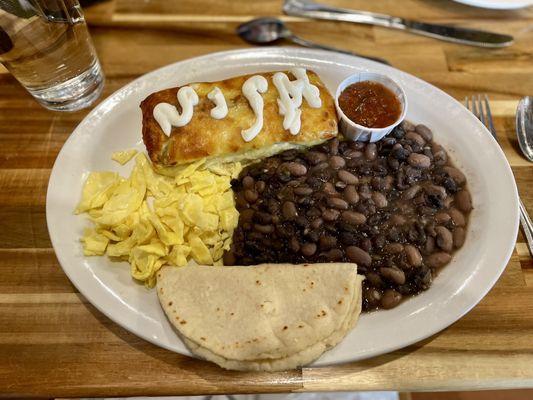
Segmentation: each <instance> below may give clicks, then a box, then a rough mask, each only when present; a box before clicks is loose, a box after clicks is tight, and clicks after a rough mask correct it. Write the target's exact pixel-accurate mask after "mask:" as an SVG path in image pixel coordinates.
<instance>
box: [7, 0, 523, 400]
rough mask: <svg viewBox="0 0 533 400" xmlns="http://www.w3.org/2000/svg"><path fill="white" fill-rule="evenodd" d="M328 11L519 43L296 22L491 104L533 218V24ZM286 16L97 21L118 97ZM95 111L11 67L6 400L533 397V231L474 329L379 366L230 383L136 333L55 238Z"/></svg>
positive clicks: (188, 2) (442, 0)
mask: <svg viewBox="0 0 533 400" xmlns="http://www.w3.org/2000/svg"><path fill="white" fill-rule="evenodd" d="M327 2H328V3H330V4H334V5H340V6H350V7H355V8H359V9H366V10H371V11H378V12H384V13H389V14H394V15H398V16H401V17H411V18H418V19H423V20H426V21H430V22H441V23H454V24H460V25H461V26H467V27H476V28H484V29H492V30H495V31H500V32H505V33H509V34H512V35H514V36H515V39H516V42H515V44H514V45H513V46H511V47H509V48H504V49H498V50H487V49H479V48H472V47H466V46H458V45H453V44H449V43H444V42H440V41H437V40H432V39H428V38H424V37H421V36H415V35H410V34H407V33H403V32H398V31H392V30H387V29H384V28H373V27H369V26H362V25H351V24H338V23H329V22H324V21H321V22H317V21H310V20H303V19H299V18H293V17H286V16H282V18H283V19H284V20H285V21H286V22H287V24H288V25H289V26H290V28H291V29H293V30H294V31H295V32H296V33H298V34H300V35H301V36H303V37H305V38H307V39H311V40H316V41H320V42H322V43H324V44H328V45H333V46H338V47H341V48H344V49H347V50H352V51H356V52H359V53H364V54H368V55H373V56H379V57H383V58H386V59H388V60H389V61H390V62H391V63H392V64H393V65H394V66H395V67H397V68H400V69H402V70H404V71H407V72H409V73H412V74H414V75H416V76H418V77H420V78H422V79H424V80H426V81H429V82H430V83H432V84H434V85H436V86H438V87H440V88H441V89H443V90H445V91H446V92H448V93H449V94H450V95H452V96H454V97H456V98H458V99H462V98H463V97H464V96H465V95H470V94H473V93H475V92H483V93H487V94H489V96H490V99H491V105H492V108H493V113H494V116H495V123H496V129H497V130H498V133H499V135H500V138H501V144H502V146H503V149H504V151H505V154H506V156H507V158H508V160H509V162H510V164H511V166H512V168H513V172H514V174H515V177H516V181H517V183H518V186H519V190H520V193H521V195H522V199H523V201H524V203H525V204H526V206H527V207H528V208H529V210H530V212H531V213H533V164H530V163H528V162H527V161H526V160H525V159H524V158H523V157H522V156H521V155H520V153H519V148H518V143H517V140H516V136H515V127H514V112H515V109H516V104H517V101H518V99H519V98H520V97H521V96H524V95H528V94H529V95H533V78H532V77H533V11H532V10H531V9H528V10H521V11H511V12H497V11H490V10H481V9H475V8H470V7H467V6H463V5H460V4H457V3H453V2H451V1H448V0H428V1H423V0H404V1H401V2H398V1H396V0H376V1H372V2H368V1H364V0H337V1H327ZM280 14H281V1H279V0H261V1H254V2H250V1H247V0H234V1H214V0H201V1H193V0H180V1H176V2H168V1H166V0H152V1H150V2H146V1H144V0H116V1H108V2H101V3H98V4H96V5H94V6H92V7H90V8H88V9H87V10H86V15H87V19H88V21H89V23H90V25H91V33H92V35H93V39H94V42H95V45H96V48H97V51H98V54H99V56H100V60H101V62H102V65H103V68H104V70H105V73H106V77H107V82H106V88H105V93H104V96H103V97H102V98H105V97H106V96H107V95H109V94H111V93H112V92H114V91H115V90H117V89H119V88H120V87H121V86H123V85H124V84H126V83H128V82H130V81H131V80H132V79H134V78H136V77H138V76H139V75H141V74H144V73H146V72H148V71H151V70H153V69H154V68H158V67H161V66H163V65H166V64H169V63H172V62H175V61H178V60H183V59H186V58H189V57H194V56H197V55H202V54H207V53H210V52H214V51H222V50H229V49H234V48H242V47H246V46H247V45H246V44H244V43H243V42H242V41H241V40H240V39H239V38H238V37H236V36H235V35H234V33H233V31H234V29H235V27H236V26H237V25H238V24H239V23H241V22H243V21H246V20H247V19H249V18H251V17H253V16H256V15H275V16H280ZM87 112H88V111H82V112H76V113H56V112H51V111H47V110H44V109H42V108H41V107H40V106H39V105H37V103H36V102H34V101H33V100H32V98H31V97H30V96H29V95H28V94H27V93H26V92H25V91H24V89H23V88H21V87H20V86H19V85H18V84H17V82H16V81H15V79H14V78H13V77H11V76H10V75H9V74H8V73H7V72H6V71H5V70H3V69H2V70H0V276H1V278H0V396H2V397H81V396H84V397H86V396H132V395H177V394H206V393H252V392H263V393H264V392H294V391H318V390H383V389H394V390H404V391H413V390H452V389H453V390H459V389H489V388H519V387H522V388H525V387H533V260H532V259H531V257H530V256H529V253H528V251H527V248H526V246H525V243H524V240H523V237H522V235H521V234H519V237H518V242H517V245H516V249H515V252H514V253H513V256H512V259H511V261H510V262H509V264H508V266H507V269H506V270H505V272H504V274H503V275H502V277H501V278H500V280H499V281H498V283H497V284H496V286H495V287H494V288H493V289H492V290H491V291H490V293H489V294H488V295H487V296H486V297H485V299H484V300H483V301H482V302H481V303H480V304H479V305H478V306H477V307H475V308H474V309H473V310H472V311H471V312H469V313H468V314H467V315H466V316H465V317H463V318H462V319H461V320H459V321H458V322H457V323H455V324H453V325H452V326H451V327H449V328H448V329H446V330H444V331H443V332H441V333H439V334H437V335H435V336H433V337H431V338H429V339H427V340H424V341H422V342H419V343H417V344H415V345H412V346H410V347H407V348H405V349H402V350H399V351H396V352H393V353H390V354H387V355H384V356H381V357H376V358H372V359H369V360H366V361H362V362H357V363H351V364H345V365H337V366H331V367H326V368H304V369H302V370H297V371H290V372H285V373H275V374H269V373H237V372H228V371H224V370H222V369H219V368H217V367H216V366H214V365H212V364H210V363H206V362H202V361H198V360H194V359H191V358H187V357H183V356H180V355H178V354H174V353H171V352H169V351H166V350H164V349H161V348H158V347H156V346H154V345H151V344H149V343H147V342H145V341H144V340H142V339H139V338H137V337H136V336H134V335H132V334H130V333H129V332H127V331H126V330H124V329H122V328H121V327H119V326H118V325H116V324H115V323H113V322H111V321H110V320H109V319H108V318H106V317H105V316H104V315H102V314H101V313H100V312H98V311H97V310H96V309H95V308H94V307H93V306H91V305H90V304H89V303H87V301H86V300H85V299H84V298H83V296H81V295H80V294H79V293H78V292H77V290H76V289H75V288H74V287H73V286H72V284H71V283H70V282H69V280H68V279H67V277H66V276H65V275H64V274H63V272H62V270H61V267H60V266H59V264H58V261H57V259H56V257H55V255H54V252H53V250H52V248H51V243H50V239H49V236H48V232H47V228H46V217H45V197H46V187H47V183H48V177H49V174H50V170H51V168H52V166H53V162H54V160H55V157H56V156H57V154H58V152H59V150H60V149H61V146H62V145H63V143H64V142H65V140H66V139H67V138H68V136H69V134H70V133H71V132H72V130H73V129H74V127H75V126H76V125H77V124H78V123H79V122H80V121H81V119H82V118H83V117H84V116H85V115H86V114H87ZM391 334H394V331H393V327H391Z"/></svg>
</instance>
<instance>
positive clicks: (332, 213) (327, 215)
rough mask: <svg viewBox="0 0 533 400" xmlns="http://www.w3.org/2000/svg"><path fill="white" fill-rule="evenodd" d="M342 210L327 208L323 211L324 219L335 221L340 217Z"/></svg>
mask: <svg viewBox="0 0 533 400" xmlns="http://www.w3.org/2000/svg"><path fill="white" fill-rule="evenodd" d="M339 215H340V212H339V211H337V210H333V209H331V208H328V209H327V210H324V212H323V213H322V218H323V219H324V221H328V222H331V221H335V220H336V219H337V218H339Z"/></svg>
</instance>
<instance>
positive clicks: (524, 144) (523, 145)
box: [516, 96, 533, 162]
mask: <svg viewBox="0 0 533 400" xmlns="http://www.w3.org/2000/svg"><path fill="white" fill-rule="evenodd" d="M516 136H517V137H518V144H519V145H520V150H522V154H524V156H525V157H526V158H527V159H528V160H529V161H531V162H533V97H531V96H527V97H524V98H523V99H522V100H520V101H519V102H518V107H517V108H516Z"/></svg>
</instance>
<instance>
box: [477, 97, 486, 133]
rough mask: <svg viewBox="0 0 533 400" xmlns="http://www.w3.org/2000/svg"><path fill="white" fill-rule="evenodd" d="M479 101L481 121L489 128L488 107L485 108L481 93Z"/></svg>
mask: <svg viewBox="0 0 533 400" xmlns="http://www.w3.org/2000/svg"><path fill="white" fill-rule="evenodd" d="M477 103H478V107H479V115H480V120H481V123H482V124H483V125H485V126H486V127H487V128H488V121H487V112H486V109H484V108H483V102H482V101H481V95H480V94H478V95H477Z"/></svg>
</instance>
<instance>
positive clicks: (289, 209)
mask: <svg viewBox="0 0 533 400" xmlns="http://www.w3.org/2000/svg"><path fill="white" fill-rule="evenodd" d="M281 212H282V213H283V217H284V218H285V219H286V220H289V221H290V220H293V219H295V218H296V217H297V215H298V211H297V210H296V205H295V204H294V203H293V202H292V201H286V202H284V203H283V205H282V206H281Z"/></svg>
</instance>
